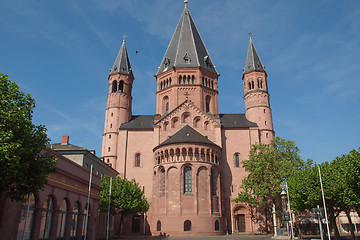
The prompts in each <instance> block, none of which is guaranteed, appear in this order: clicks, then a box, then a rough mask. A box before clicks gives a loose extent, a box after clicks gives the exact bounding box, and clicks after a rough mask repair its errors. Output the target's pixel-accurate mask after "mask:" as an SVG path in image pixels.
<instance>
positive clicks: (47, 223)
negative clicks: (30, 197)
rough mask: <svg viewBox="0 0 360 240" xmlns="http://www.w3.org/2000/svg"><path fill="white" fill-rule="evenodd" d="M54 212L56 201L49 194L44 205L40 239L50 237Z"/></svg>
mask: <svg viewBox="0 0 360 240" xmlns="http://www.w3.org/2000/svg"><path fill="white" fill-rule="evenodd" d="M53 212H54V201H53V199H52V197H51V196H50V195H49V196H47V197H46V199H45V202H44V205H43V210H42V214H41V215H42V216H41V224H40V236H39V239H46V238H49V237H50V229H51V220H52V215H53Z"/></svg>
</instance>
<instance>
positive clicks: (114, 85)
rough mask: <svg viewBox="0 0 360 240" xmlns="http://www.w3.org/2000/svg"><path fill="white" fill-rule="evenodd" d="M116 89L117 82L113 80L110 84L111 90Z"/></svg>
mask: <svg viewBox="0 0 360 240" xmlns="http://www.w3.org/2000/svg"><path fill="white" fill-rule="evenodd" d="M116 89H117V82H116V81H113V82H112V84H111V92H116Z"/></svg>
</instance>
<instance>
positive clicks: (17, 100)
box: [0, 73, 56, 200]
mask: <svg viewBox="0 0 360 240" xmlns="http://www.w3.org/2000/svg"><path fill="white" fill-rule="evenodd" d="M34 107H35V101H34V99H32V98H31V96H30V95H29V94H25V93H24V92H22V91H20V90H19V87H18V85H17V84H16V83H14V82H11V81H10V80H9V79H8V76H6V75H3V74H1V73H0V192H1V193H2V194H5V196H6V197H10V198H11V199H12V200H22V199H23V198H24V197H25V195H27V194H29V193H35V192H36V191H38V190H39V189H41V188H42V187H43V186H44V184H46V183H47V176H48V174H49V173H51V172H54V171H55V164H56V159H55V158H54V157H52V156H50V155H49V154H45V153H44V154H40V152H41V151H42V150H44V149H45V147H46V145H47V144H48V143H49V139H48V137H47V135H46V128H45V127H44V126H42V125H39V126H36V125H34V124H33V123H32V114H33V109H34Z"/></svg>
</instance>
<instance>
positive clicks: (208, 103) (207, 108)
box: [205, 96, 211, 113]
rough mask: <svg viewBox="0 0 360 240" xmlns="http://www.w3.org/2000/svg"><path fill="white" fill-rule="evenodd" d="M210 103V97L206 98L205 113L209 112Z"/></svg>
mask: <svg viewBox="0 0 360 240" xmlns="http://www.w3.org/2000/svg"><path fill="white" fill-rule="evenodd" d="M210 101H211V97H210V96H206V103H205V104H206V105H205V111H206V112H207V113H208V112H210Z"/></svg>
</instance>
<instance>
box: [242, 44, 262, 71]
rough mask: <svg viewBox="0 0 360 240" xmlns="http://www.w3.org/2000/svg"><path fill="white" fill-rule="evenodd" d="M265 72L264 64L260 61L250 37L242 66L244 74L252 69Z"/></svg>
mask: <svg viewBox="0 0 360 240" xmlns="http://www.w3.org/2000/svg"><path fill="white" fill-rule="evenodd" d="M255 70H256V71H261V72H266V71H265V67H264V65H263V64H262V63H261V60H260V57H259V55H258V53H257V52H256V49H255V46H254V43H253V41H252V39H251V38H250V43H249V49H248V52H247V56H246V62H245V67H244V71H243V72H244V74H245V73H248V72H252V71H255Z"/></svg>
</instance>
